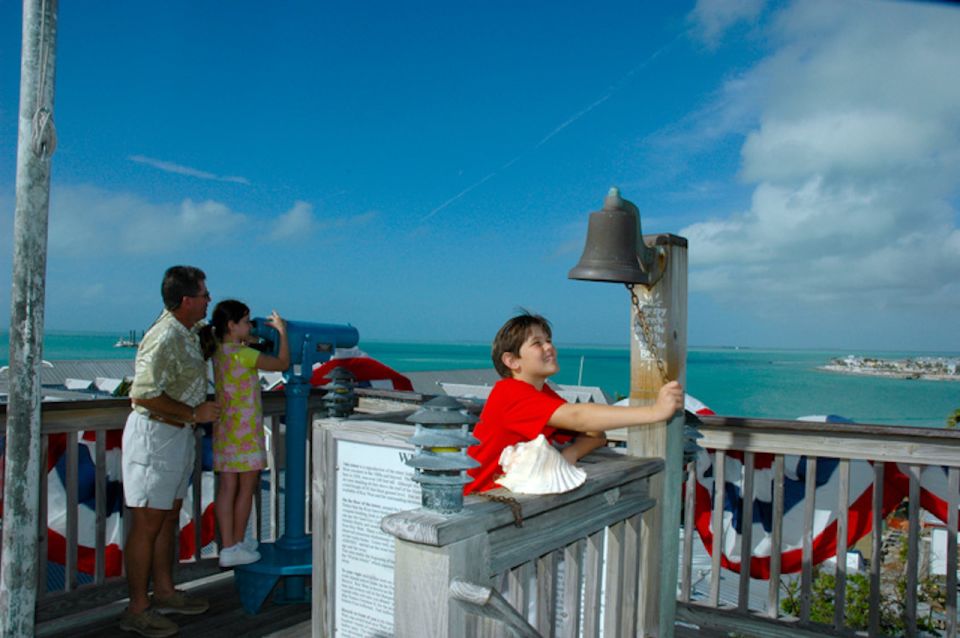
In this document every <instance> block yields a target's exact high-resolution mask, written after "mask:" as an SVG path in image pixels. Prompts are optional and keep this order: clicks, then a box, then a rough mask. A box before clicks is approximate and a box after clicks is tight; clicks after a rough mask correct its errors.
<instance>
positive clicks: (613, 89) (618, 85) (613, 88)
mask: <svg viewBox="0 0 960 638" xmlns="http://www.w3.org/2000/svg"><path fill="white" fill-rule="evenodd" d="M679 37H680V36H677V37H676V38H674V39H673V40H671V41H670V42H668V43H667V44H665V45H663V46H662V47H660V48H659V49H657V50H656V51H654V52H653V53H651V54H650V56H649V57H647V59H645V60H643V61H642V62H641V63H640V64H638V65H637V66H635V67H633V68H632V69H630V70H629V71H627V72H626V73H625V74H624V76H623V77H621V78H620V79H619V80H617V81H616V82H614V83H613V84H611V85H610V86H609V87H608V88H607V90H606V92H605V93H604V94H603V95H601V96H600V97H599V98H597V99H596V100H594V102H593V103H591V104H590V105H589V106H587V107H586V108H585V109H583V110H581V111H580V112H579V113H577V114H575V115H573V116H571V117H569V118H568V119H567V120H566V121H565V122H563V123H562V124H560V126H558V127H556V128H555V129H553V130H552V131H550V132H549V133H547V134H546V135H545V136H544V137H543V139H541V140H540V141H539V142H537V143H536V144H534V145H533V146H531V147H530V148H529V149H527V150H525V151H522V152H521V153H520V154H519V155H517V156H516V157H514V158H513V159H512V160H510V161H509V162H507V163H506V164H504V165H503V166H501V167H500V168H499V169H497V170H495V171H494V172H492V173H490V174H489V175H487V176H486V177H484V178H483V179H481V180H479V181H477V182H474V183H473V184H471V185H470V186H467V187H466V188H465V189H463V190H462V191H460V192H459V193H457V194H456V195H454V196H453V197H451V198H450V199H448V200H447V201H445V202H443V203H442V204H440V205H439V206H437V207H436V208H434V209H433V210H432V211H430V212H429V213H427V214H426V215H424V216H423V218H422V219H421V220H420V221H421V222H425V221H427V220H428V219H430V218H431V217H433V216H434V215H436V214H437V213H439V212H440V211H442V210H443V209H444V208H446V207H447V206H450V205H451V204H453V203H454V202H456V201H458V200H459V199H461V198H462V197H463V196H465V195H466V194H467V193H469V192H470V191H472V190H473V189H475V188H477V187H478V186H480V185H482V184H485V183H486V182H488V181H490V180H491V179H493V178H494V177H496V176H497V175H499V174H500V173H502V172H503V171H504V170H506V169H508V168H510V167H511V166H513V165H514V164H516V163H517V161H518V160H520V158H522V157H523V156H524V155H526V154H527V153H531V152H533V151H535V150H537V149H538V148H540V147H541V146H543V145H544V144H546V143H547V142H549V141H550V140H551V139H553V137H555V136H556V135H557V134H558V133H560V132H561V131H562V130H563V129H565V128H567V127H568V126H570V125H571V124H573V123H574V122H576V121H577V120H579V119H580V118H581V117H583V116H584V115H586V114H587V113H589V112H590V111H592V110H593V109H595V108H597V107H598V106H600V105H601V104H603V103H604V102H606V101H607V100H609V99H610V98H611V97H613V96H614V95H615V94H616V93H617V92H618V91H620V89H622V88H623V87H624V85H626V83H627V82H628V81H629V80H630V78H632V77H633V76H634V75H636V74H637V73H638V72H639V71H640V70H641V69H643V68H644V67H646V66H647V65H648V64H650V63H651V62H653V61H654V60H655V59H657V58H658V57H659V56H660V54H662V53H663V52H664V51H666V50H667V49H668V48H669V47H670V46H672V45H673V43H674V42H676V41H677V39H678V38H679Z"/></svg>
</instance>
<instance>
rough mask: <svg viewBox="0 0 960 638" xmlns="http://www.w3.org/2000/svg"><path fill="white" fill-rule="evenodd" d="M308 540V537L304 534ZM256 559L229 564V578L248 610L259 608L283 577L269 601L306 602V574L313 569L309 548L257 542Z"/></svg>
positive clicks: (308, 599)
mask: <svg viewBox="0 0 960 638" xmlns="http://www.w3.org/2000/svg"><path fill="white" fill-rule="evenodd" d="M307 539H308V541H309V537H307ZM257 551H259V552H260V560H259V561H257V562H256V563H250V564H249V565H238V566H236V567H234V568H233V582H234V584H235V585H236V587H237V593H239V594H240V604H241V605H243V609H244V611H246V612H247V613H248V614H256V613H258V612H259V611H260V607H262V606H263V603H264V601H265V600H266V599H267V597H268V596H269V595H270V593H271V592H272V591H273V590H274V589H275V588H276V585H277V583H278V582H279V581H280V579H284V580H283V583H282V584H281V586H280V587H279V588H276V589H277V593H276V594H274V596H273V601H274V602H275V603H279V604H301V603H309V602H310V588H309V587H308V584H309V581H310V575H311V573H312V572H313V562H312V556H311V555H312V548H311V546H310V543H309V542H307V544H306V547H304V548H300V549H289V548H286V547H283V546H280V545H279V544H278V543H260V547H258V548H257Z"/></svg>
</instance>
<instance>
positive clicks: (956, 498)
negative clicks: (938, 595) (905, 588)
mask: <svg viewBox="0 0 960 638" xmlns="http://www.w3.org/2000/svg"><path fill="white" fill-rule="evenodd" d="M957 507H960V468H956V467H951V468H950V469H949V470H948V471H947V604H946V606H945V610H944V611H945V615H946V617H947V627H946V630H947V638H956V635H957V524H958V521H957Z"/></svg>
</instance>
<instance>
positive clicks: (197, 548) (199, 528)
mask: <svg viewBox="0 0 960 638" xmlns="http://www.w3.org/2000/svg"><path fill="white" fill-rule="evenodd" d="M193 435H194V436H193V449H194V450H195V453H194V459H193V512H192V513H191V514H192V516H193V559H194V560H196V561H199V560H200V552H201V551H202V550H203V490H202V488H203V439H202V438H201V436H200V431H198V430H194V432H193ZM178 562H179V561H178Z"/></svg>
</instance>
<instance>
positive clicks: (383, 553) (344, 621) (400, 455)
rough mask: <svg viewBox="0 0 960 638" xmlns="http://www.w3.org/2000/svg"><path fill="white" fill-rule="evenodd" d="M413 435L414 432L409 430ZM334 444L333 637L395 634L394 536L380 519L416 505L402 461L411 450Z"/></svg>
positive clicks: (416, 496) (409, 471)
mask: <svg viewBox="0 0 960 638" xmlns="http://www.w3.org/2000/svg"><path fill="white" fill-rule="evenodd" d="M411 434H412V429H411ZM391 443H392V444H387V445H380V444H373V443H361V442H357V441H349V440H344V439H338V440H337V441H336V488H335V491H336V509H335V512H336V522H335V528H334V529H335V561H336V568H335V579H336V580H335V599H336V603H335V605H336V606H335V611H334V627H335V635H336V636H338V637H342V638H369V637H371V636H375V637H377V638H380V637H385V636H393V569H394V538H393V536H390V535H389V534H384V533H383V532H382V531H381V530H380V521H381V520H382V519H383V517H384V516H387V515H388V514H393V513H394V512H400V511H403V510H409V509H414V508H417V507H419V506H420V486H419V485H418V484H417V483H415V482H414V481H413V480H412V477H413V468H411V467H408V466H407V465H405V464H404V461H405V460H406V459H407V458H409V457H410V456H411V455H412V454H413V448H412V446H409V445H403V444H400V443H398V442H391Z"/></svg>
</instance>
